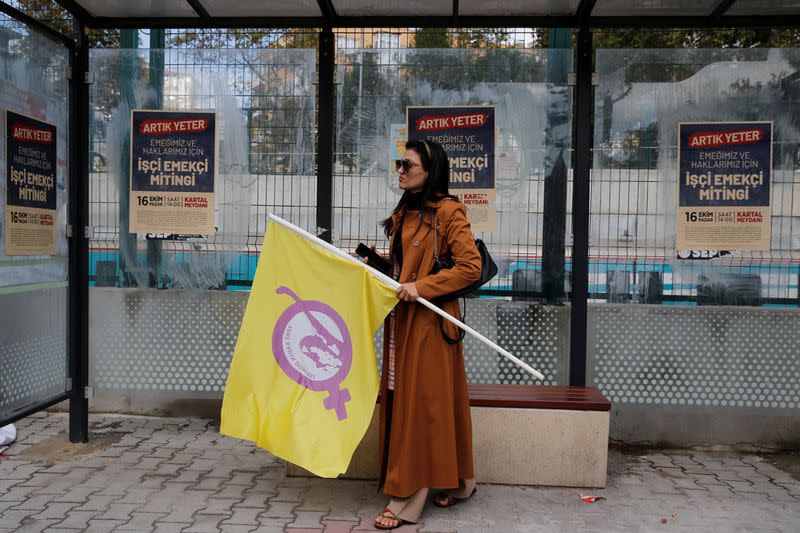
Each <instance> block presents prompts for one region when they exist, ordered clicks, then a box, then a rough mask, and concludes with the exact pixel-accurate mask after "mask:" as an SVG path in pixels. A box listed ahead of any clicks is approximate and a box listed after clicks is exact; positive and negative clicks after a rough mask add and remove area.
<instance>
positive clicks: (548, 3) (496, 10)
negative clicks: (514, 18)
mask: <svg viewBox="0 0 800 533" xmlns="http://www.w3.org/2000/svg"><path fill="white" fill-rule="evenodd" d="M578 4H580V0H534V1H533V2H531V1H526V0H491V1H485V0H460V1H459V3H458V14H459V15H464V16H471V15H472V16H474V15H487V16H503V15H574V14H575V10H576V9H577V8H578Z"/></svg>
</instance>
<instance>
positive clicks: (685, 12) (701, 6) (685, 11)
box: [592, 0, 719, 17]
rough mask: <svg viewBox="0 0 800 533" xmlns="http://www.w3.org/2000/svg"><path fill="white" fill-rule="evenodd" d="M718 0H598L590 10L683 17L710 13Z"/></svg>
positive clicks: (599, 14)
mask: <svg viewBox="0 0 800 533" xmlns="http://www.w3.org/2000/svg"><path fill="white" fill-rule="evenodd" d="M717 4H719V0H645V1H633V2H632V1H631V0H598V1H597V4H596V5H595V6H594V10H592V15H594V16H597V17H604V16H606V17H621V16H625V17H632V16H637V15H645V16H658V15H668V16H673V17H679V16H680V17H685V16H691V15H710V14H711V12H712V11H714V8H715V7H717Z"/></svg>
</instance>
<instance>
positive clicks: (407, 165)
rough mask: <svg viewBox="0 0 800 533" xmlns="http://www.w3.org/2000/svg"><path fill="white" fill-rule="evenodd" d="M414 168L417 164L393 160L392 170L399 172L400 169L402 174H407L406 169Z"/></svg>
mask: <svg viewBox="0 0 800 533" xmlns="http://www.w3.org/2000/svg"><path fill="white" fill-rule="evenodd" d="M415 166H417V163H414V162H413V161H409V160H408V159H395V160H394V169H395V170H400V169H401V168H402V169H403V174H405V173H406V172H408V169H410V168H411V167H415Z"/></svg>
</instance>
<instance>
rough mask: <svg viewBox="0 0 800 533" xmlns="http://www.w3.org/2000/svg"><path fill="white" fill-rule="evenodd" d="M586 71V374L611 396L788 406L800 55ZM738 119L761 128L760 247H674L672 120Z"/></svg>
mask: <svg viewBox="0 0 800 533" xmlns="http://www.w3.org/2000/svg"><path fill="white" fill-rule="evenodd" d="M596 69H597V71H598V74H599V81H600V84H599V86H598V87H597V89H596V91H595V126H594V134H595V140H594V155H593V161H594V163H593V166H594V168H593V172H592V191H591V201H592V204H591V235H590V257H591V264H590V293H591V298H593V299H594V301H595V302H598V303H595V304H592V306H591V307H590V314H589V337H588V346H589V361H588V374H589V376H590V379H591V381H592V382H593V383H594V384H596V385H598V386H599V387H600V388H601V389H602V390H603V392H604V393H605V394H606V396H607V397H609V398H610V399H611V401H612V402H613V403H614V404H617V403H618V402H619V403H634V404H635V403H658V404H669V405H676V406H682V407H688V408H691V407H692V406H712V407H713V406H740V407H759V408H770V409H774V408H778V409H780V408H785V407H797V406H798V405H800V403H798V396H800V389H798V386H797V383H798V382H797V379H795V376H797V375H798V365H800V359H798V357H797V354H798V353H800V352H798V350H797V347H796V346H795V344H796V343H795V342H794V339H796V337H797V335H796V331H797V322H798V319H800V311H799V310H798V279H800V207H799V206H800V113H798V108H797V105H796V94H798V91H800V85H798V81H797V80H798V75H799V74H800V50H798V49H713V50H697V49H695V50H644V49H638V50H598V51H597V55H596ZM741 121H771V122H772V173H771V178H772V182H771V198H772V201H771V210H772V216H771V246H770V249H769V250H767V251H763V252H754V251H735V250H694V251H679V250H677V249H676V224H677V220H676V218H677V215H676V213H677V208H676V205H677V199H676V197H677V188H678V182H677V178H678V166H677V158H678V147H677V144H678V123H679V122H741ZM731 150H734V149H733V148H732V149H731ZM736 150H739V153H744V151H745V149H744V148H737V149H736ZM731 153H733V152H731ZM734 155H735V154H734ZM734 155H731V156H726V157H730V159H729V161H735V160H738V159H737V158H738V156H736V157H734ZM742 157H743V158H744V159H749V156H742ZM726 161H727V160H726ZM736 166H737V165H731V166H730V168H736ZM726 168H727V167H726ZM734 172H735V171H734ZM599 302H612V303H620V304H635V303H639V304H645V303H649V304H655V305H648V306H643V305H638V306H637V305H614V306H608V305H605V304H601V303H599ZM659 304H660V305H659ZM667 304H669V305H667ZM707 306H725V307H719V308H709V307H707ZM745 306H749V307H745ZM776 307H782V308H785V309H775V308H776Z"/></svg>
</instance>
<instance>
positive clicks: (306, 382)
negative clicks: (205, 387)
mask: <svg viewBox="0 0 800 533" xmlns="http://www.w3.org/2000/svg"><path fill="white" fill-rule="evenodd" d="M396 303H397V297H396V296H395V293H394V290H393V289H392V288H391V287H389V286H388V285H386V284H385V283H383V282H382V281H379V280H378V279H377V278H375V277H374V276H373V275H372V274H370V273H369V272H368V271H367V269H366V268H364V267H362V266H360V265H358V264H355V263H354V262H352V261H350V260H348V259H347V258H344V257H341V256H339V255H337V254H335V253H333V252H332V251H329V250H327V249H325V248H323V247H322V246H320V245H319V244H317V243H315V242H313V241H311V240H309V239H306V238H305V237H302V236H300V235H298V234H296V233H295V232H293V231H291V230H289V229H287V228H285V227H283V226H282V225H280V224H279V223H276V222H270V223H269V224H268V226H267V233H266V235H265V237H264V245H263V247H262V251H261V257H260V259H259V261H258V268H257V269H256V275H255V279H254V280H253V288H252V291H251V293H250V298H249V300H248V302H247V309H246V310H245V314H244V320H243V321H242V327H241V329H240V331H239V339H238V340H237V342H236V349H235V351H234V354H233V361H232V362H231V369H230V373H229V374H228V382H227V386H226V387H225V397H224V400H223V402H222V424H221V428H220V431H221V432H222V433H223V434H225V435H229V436H231V437H236V438H240V439H246V440H250V441H253V442H255V443H256V444H258V446H260V447H262V448H264V449H266V450H268V451H270V452H272V453H273V454H275V455H277V456H278V457H281V458H283V459H285V460H287V461H290V462H292V463H294V464H296V465H298V466H301V467H303V468H305V469H306V470H309V471H310V472H313V473H314V474H317V475H319V476H322V477H336V476H337V475H338V474H340V473H343V472H344V471H345V470H347V466H348V465H349V464H350V459H351V458H352V456H353V452H354V451H355V449H356V446H358V443H359V442H360V441H361V439H362V437H363V436H364V433H365V432H366V430H367V426H368V425H369V422H370V420H371V418H372V413H373V410H374V408H375V399H376V397H377V394H378V385H379V383H378V372H377V363H376V360H375V348H374V344H373V335H374V333H375V331H376V330H377V329H378V327H379V326H380V324H381V321H382V320H383V318H384V317H385V316H386V314H387V313H388V312H389V311H390V310H391V309H392V307H394V305H395V304H396Z"/></svg>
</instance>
